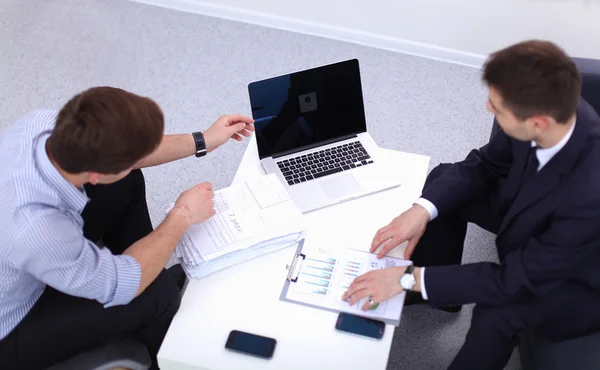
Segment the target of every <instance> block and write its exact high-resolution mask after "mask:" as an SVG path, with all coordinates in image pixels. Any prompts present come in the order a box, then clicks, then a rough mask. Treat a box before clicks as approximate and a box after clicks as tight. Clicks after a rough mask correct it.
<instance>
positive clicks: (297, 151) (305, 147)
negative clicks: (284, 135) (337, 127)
mask: <svg viewBox="0 0 600 370" xmlns="http://www.w3.org/2000/svg"><path fill="white" fill-rule="evenodd" d="M355 137H358V135H357V134H350V135H346V136H338V137H336V138H335V139H330V140H325V141H319V142H318V143H315V144H311V145H305V146H301V147H298V148H294V149H292V150H287V151H285V152H279V153H277V154H272V155H271V157H273V158H279V157H285V156H286V155H290V154H294V153H299V152H303V151H305V150H309V149H313V148H318V147H320V146H323V145H328V144H332V143H337V142H338V141H344V140H348V139H352V138H355ZM261 159H262V158H261Z"/></svg>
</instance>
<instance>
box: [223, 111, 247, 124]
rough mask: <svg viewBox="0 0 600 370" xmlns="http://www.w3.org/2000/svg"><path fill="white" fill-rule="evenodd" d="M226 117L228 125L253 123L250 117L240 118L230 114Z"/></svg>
mask: <svg viewBox="0 0 600 370" xmlns="http://www.w3.org/2000/svg"><path fill="white" fill-rule="evenodd" d="M226 117H227V120H228V121H229V122H230V123H237V122H245V123H247V124H249V125H251V124H253V123H254V120H253V119H252V118H250V117H246V116H242V115H241V114H230V115H228V116H226Z"/></svg>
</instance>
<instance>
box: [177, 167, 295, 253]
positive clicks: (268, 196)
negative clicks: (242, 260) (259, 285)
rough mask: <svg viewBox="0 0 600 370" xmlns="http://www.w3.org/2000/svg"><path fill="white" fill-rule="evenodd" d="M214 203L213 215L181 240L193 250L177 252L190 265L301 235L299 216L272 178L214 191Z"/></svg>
mask: <svg viewBox="0 0 600 370" xmlns="http://www.w3.org/2000/svg"><path fill="white" fill-rule="evenodd" d="M214 201H215V209H216V214H215V215H214V216H213V217H211V218H210V219H208V220H206V221H205V222H203V223H201V224H198V225H193V226H192V227H190V228H189V229H188V231H187V233H186V236H185V238H184V239H183V242H184V244H192V245H193V248H181V249H183V250H181V251H179V252H178V254H180V255H181V256H182V257H184V259H185V260H187V261H189V262H190V263H191V264H198V263H201V262H205V261H211V260H213V259H216V258H219V257H222V256H224V255H226V254H228V253H232V252H235V251H239V250H242V249H246V248H249V247H252V246H255V245H258V244H261V243H264V242H265V241H269V240H273V241H276V239H278V238H282V237H287V236H290V235H292V234H299V233H300V232H302V231H303V227H302V225H301V221H302V213H301V212H300V210H299V209H298V208H297V207H296V205H295V204H294V203H293V201H292V200H291V198H290V197H289V195H288V193H287V191H286V190H285V188H284V187H283V185H282V184H281V182H280V181H279V179H278V178H277V177H276V176H275V175H273V174H271V175H266V176H262V177H260V178H258V179H255V180H251V181H248V182H246V183H245V184H238V185H234V186H231V187H228V188H225V189H222V190H219V191H216V192H215V198H214ZM194 262H196V263H194Z"/></svg>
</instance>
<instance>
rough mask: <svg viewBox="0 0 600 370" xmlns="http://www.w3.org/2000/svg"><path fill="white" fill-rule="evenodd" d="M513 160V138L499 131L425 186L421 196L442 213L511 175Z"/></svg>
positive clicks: (478, 194)
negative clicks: (480, 146)
mask: <svg viewBox="0 0 600 370" xmlns="http://www.w3.org/2000/svg"><path fill="white" fill-rule="evenodd" d="M512 160H513V150H512V139H510V138H509V137H508V136H507V135H506V134H505V133H504V132H502V131H499V132H498V133H497V134H496V135H495V136H494V138H493V139H492V141H490V142H489V143H488V144H487V145H485V146H483V147H482V148H480V149H475V150H472V151H471V152H470V153H469V155H468V156H467V158H465V159H464V160H463V161H461V162H457V163H453V164H451V165H450V166H449V167H448V169H447V170H446V171H444V172H443V173H442V174H441V175H440V176H439V177H438V178H436V179H435V180H434V181H433V182H431V184H429V185H428V186H426V187H425V189H424V191H423V194H422V195H421V197H422V198H424V199H427V200H428V201H430V202H431V203H433V204H434V205H435V207H436V208H437V210H438V212H439V214H445V213H448V212H450V211H452V210H454V209H456V208H457V207H459V206H461V205H463V204H465V203H467V202H468V201H470V200H472V199H474V198H476V197H478V196H480V195H483V194H484V193H486V192H488V191H491V190H492V189H493V187H494V185H495V184H496V183H497V181H498V180H499V179H500V178H504V177H507V176H508V172H509V170H510V166H511V164H512Z"/></svg>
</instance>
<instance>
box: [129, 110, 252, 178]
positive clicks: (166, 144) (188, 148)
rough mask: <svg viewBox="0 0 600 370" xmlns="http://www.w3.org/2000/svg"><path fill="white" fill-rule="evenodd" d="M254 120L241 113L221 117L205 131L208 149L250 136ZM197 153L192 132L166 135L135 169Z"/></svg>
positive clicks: (210, 150)
mask: <svg viewBox="0 0 600 370" xmlns="http://www.w3.org/2000/svg"><path fill="white" fill-rule="evenodd" d="M253 123H254V120H253V119H252V118H248V117H245V116H242V115H239V114H229V115H224V116H221V117H219V118H218V119H217V120H216V121H215V122H214V123H213V124H212V125H211V126H210V127H209V128H208V129H207V130H206V131H204V132H203V135H204V142H205V143H206V151H207V152H209V153H210V152H212V151H213V150H215V149H217V148H218V147H220V146H221V145H223V144H225V143H226V142H227V141H228V140H229V139H233V140H237V141H242V136H245V137H250V132H251V131H254V125H253ZM195 153H196V143H195V141H194V136H193V135H192V134H191V133H190V134H181V135H164V136H163V139H162V141H161V143H160V144H159V146H158V148H157V149H156V150H155V151H154V152H152V153H151V154H150V155H148V156H147V157H146V158H143V159H142V160H141V161H139V162H138V163H136V165H135V166H134V169H138V168H145V167H152V166H158V165H161V164H165V163H169V162H173V161H176V160H179V159H183V158H186V157H189V156H191V155H193V154H195Z"/></svg>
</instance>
